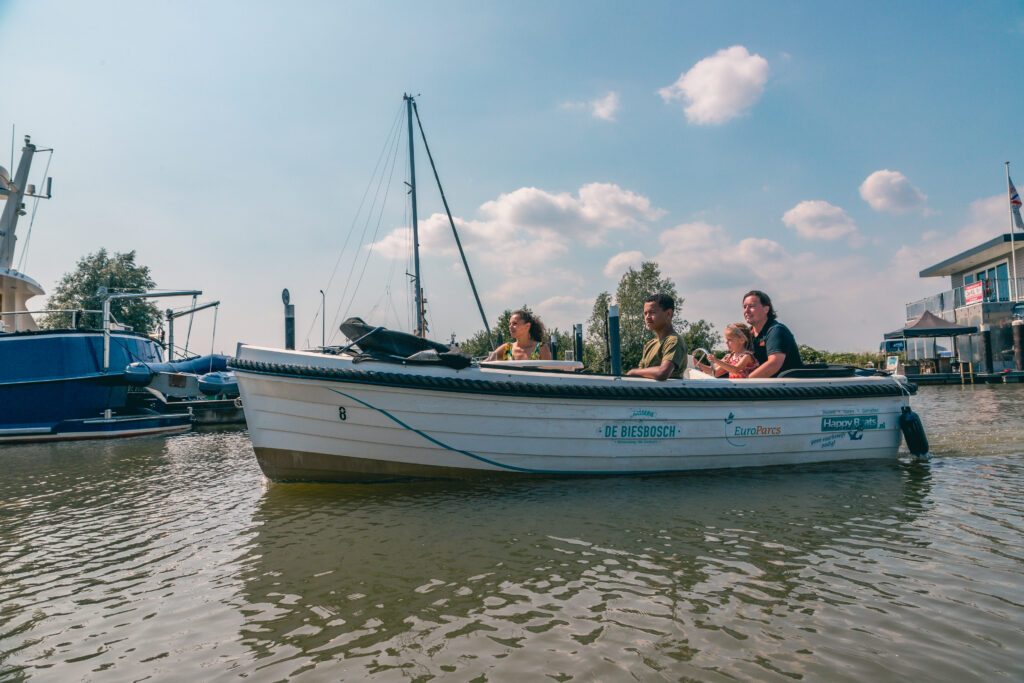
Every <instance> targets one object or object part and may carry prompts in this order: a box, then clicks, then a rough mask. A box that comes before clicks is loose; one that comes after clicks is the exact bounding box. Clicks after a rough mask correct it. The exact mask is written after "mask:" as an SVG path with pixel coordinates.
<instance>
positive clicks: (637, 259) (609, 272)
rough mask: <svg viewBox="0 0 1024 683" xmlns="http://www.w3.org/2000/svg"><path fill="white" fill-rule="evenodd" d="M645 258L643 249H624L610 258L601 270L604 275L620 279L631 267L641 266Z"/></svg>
mask: <svg viewBox="0 0 1024 683" xmlns="http://www.w3.org/2000/svg"><path fill="white" fill-rule="evenodd" d="M643 260H644V253H643V252H642V251H623V252H620V253H618V254H616V255H615V256H612V257H611V258H610V259H608V263H606V264H605V265H604V268H603V269H602V270H601V272H602V273H604V276H605V277H607V278H611V279H612V280H616V281H618V280H619V278H621V277H622V275H623V273H625V272H626V271H627V270H629V269H630V268H636V267H639V265H640V264H641V263H643Z"/></svg>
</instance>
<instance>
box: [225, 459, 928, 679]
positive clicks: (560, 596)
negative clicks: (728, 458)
mask: <svg viewBox="0 0 1024 683" xmlns="http://www.w3.org/2000/svg"><path fill="white" fill-rule="evenodd" d="M928 479H929V477H928V473H927V470H924V469H921V468H906V467H901V466H899V465H893V464H888V463H886V464H874V465H869V466H867V467H863V466H860V467H849V466H847V467H844V468H843V469H842V470H840V471H823V470H821V469H820V468H819V469H817V470H813V469H802V470H798V469H789V470H782V471H778V470H777V471H772V472H757V473H742V474H729V475H719V476H714V477H707V476H703V475H701V476H695V477H672V478H649V479H643V480H638V479H593V480H578V481H547V482H541V483H539V484H538V483H537V482H532V483H530V484H520V485H515V486H511V487H510V486H507V485H503V486H500V487H497V486H496V487H493V488H491V487H481V486H479V485H476V486H468V485H457V484H456V485H453V484H436V483H432V484H417V485H414V486H409V485H401V486H398V485H388V486H380V487H365V486H363V487H357V486H352V487H337V486H280V485H273V486H271V487H270V488H269V489H268V491H267V493H266V495H264V497H263V499H262V500H261V501H260V505H259V508H258V510H257V512H256V521H257V525H258V527H259V532H258V533H257V535H256V536H255V537H254V538H253V541H252V543H251V545H250V553H249V554H248V555H247V556H246V558H244V560H243V563H244V564H245V566H246V569H245V570H244V571H243V572H242V576H243V580H244V583H245V589H244V592H243V601H242V604H245V605H249V606H250V608H252V607H253V606H260V609H258V610H254V611H253V613H252V614H251V616H250V618H249V620H248V621H247V624H246V626H245V627H244V630H243V633H244V635H245V642H246V644H247V645H249V646H250V647H251V648H252V649H253V652H254V655H255V656H256V657H259V658H266V660H267V666H268V667H270V669H271V672H272V675H273V676H274V677H276V676H279V675H280V676H284V675H287V674H290V673H294V672H296V671H299V670H301V669H302V668H308V667H313V666H316V665H317V664H318V663H324V664H326V665H327V666H328V668H329V670H331V671H338V670H341V671H345V672H348V673H350V674H351V675H352V676H353V677H354V678H355V677H358V675H359V674H361V673H366V672H373V671H386V670H390V669H398V668H401V669H403V670H404V671H406V672H407V673H409V674H412V675H417V674H419V675H427V674H431V673H433V674H436V673H440V672H444V671H448V672H459V673H460V674H461V675H460V678H465V679H470V678H473V677H475V676H477V675H480V674H485V675H486V676H487V677H495V676H497V677H499V678H513V677H515V676H516V675H524V674H525V675H535V676H538V677H539V676H541V675H559V674H571V675H578V676H583V677H585V678H588V679H589V678H593V677H595V676H597V677H599V678H604V679H609V678H613V677H614V678H619V677H621V676H623V675H625V674H633V675H635V676H638V677H647V676H650V675H652V674H654V673H655V672H657V671H662V670H674V671H684V670H689V671H691V674H695V673H697V672H700V671H702V670H705V669H707V670H719V671H722V672H731V673H732V674H733V675H743V676H745V677H751V676H760V675H763V673H764V670H765V668H767V669H769V670H770V669H772V668H773V667H777V668H780V669H782V670H791V672H792V673H805V672H806V668H807V664H808V663H809V662H810V661H811V658H809V657H803V656H801V655H800V654H798V653H797V651H798V650H807V649H816V644H815V641H816V640H818V639H817V638H815V637H814V636H812V635H809V634H808V633H807V632H806V631H805V630H804V629H805V628H806V627H807V626H808V625H810V624H813V623H815V621H816V620H817V618H818V617H817V616H816V615H817V614H818V613H819V612H820V611H822V610H825V611H834V610H838V611H839V612H842V613H844V614H846V615H847V616H846V618H849V619H855V618H856V619H859V620H861V621H864V626H865V629H866V630H865V637H867V634H869V633H871V630H870V629H869V628H868V626H869V624H870V623H875V622H878V621H879V619H878V617H877V616H876V615H875V614H871V613H870V612H866V611H865V609H864V607H863V606H862V605H860V604H859V603H860V602H861V601H863V600H864V599H865V597H868V598H870V600H871V601H877V602H879V603H880V604H885V603H889V602H891V601H892V599H893V597H894V596H893V595H892V594H891V593H889V591H888V589H886V588H885V587H884V582H879V581H877V580H876V579H875V577H874V575H875V573H876V571H877V566H876V565H877V560H875V559H873V558H872V557H869V556H865V552H864V551H865V550H867V549H868V547H870V548H871V549H872V552H876V551H877V549H878V548H879V547H882V546H893V547H901V548H904V549H905V552H906V553H908V554H911V555H912V554H913V552H914V546H915V542H914V541H913V539H911V538H909V537H908V536H907V535H906V533H905V528H906V527H907V525H908V524H909V523H910V522H912V520H913V519H914V517H915V516H916V515H917V514H918V513H919V511H920V510H921V507H922V504H923V500H924V498H925V496H926V494H927V487H928ZM341 489H344V490H341ZM905 559H906V558H904V560H905ZM877 608H878V607H876V609H877ZM857 615H860V616H857ZM874 637H876V638H878V639H879V640H878V643H877V645H878V646H879V647H881V646H883V645H885V641H886V640H887V636H886V635H885V634H883V633H877V634H875V635H874ZM292 641H294V642H293V644H294V646H295V649H294V650H293V651H292V654H284V655H283V656H282V654H281V653H280V648H281V644H282V643H289V642H292ZM722 647H728V649H729V650H730V651H731V652H732V657H733V658H735V660H734V661H733V662H725V661H722V660H721V653H720V650H721V648H722ZM300 653H301V654H300ZM310 653H312V656H310ZM275 654H276V655H277V656H275ZM800 660H808V662H801V661H800ZM759 661H760V663H758V662H759ZM338 662H342V664H340V665H339V663H338ZM769 663H770V664H771V666H767V665H768V664H769ZM863 664H864V665H865V666H868V667H870V666H873V663H872V662H871V661H870V660H867V659H866V660H865V661H864V662H863ZM681 666H684V668H680V667H681ZM833 666H834V663H833Z"/></svg>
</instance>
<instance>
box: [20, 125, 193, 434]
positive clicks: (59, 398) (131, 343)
mask: <svg viewBox="0 0 1024 683" xmlns="http://www.w3.org/2000/svg"><path fill="white" fill-rule="evenodd" d="M38 151H49V150H39V149H37V147H36V146H35V145H33V144H32V142H31V140H30V138H29V137H28V136H25V146H24V147H23V149H22V153H21V159H20V161H19V164H18V169H17V172H16V173H15V176H14V178H13V180H12V179H11V178H10V176H9V174H8V173H7V172H6V170H4V169H0V198H2V199H5V200H6V203H5V204H4V208H3V213H2V215H0V443H10V442H24V441H49V440H58V439H88V438H107V437H114V436H120V437H124V436H139V435H145V434H159V433H165V432H175V431H183V430H187V429H189V428H190V427H191V424H192V417H191V415H189V414H188V413H183V414H173V415H166V414H160V413H158V412H156V411H152V410H148V409H145V408H131V407H129V406H128V405H127V404H128V391H129V386H128V383H127V382H126V380H125V374H124V371H125V368H126V367H127V366H128V365H129V364H130V363H133V362H143V363H159V362H161V361H162V354H161V347H160V344H159V343H158V342H157V341H155V340H153V339H150V338H149V337H147V336H145V335H142V334H137V333H134V332H131V331H129V330H125V329H122V328H121V327H119V326H117V325H115V324H113V322H112V320H111V318H110V315H109V302H110V301H111V300H113V299H114V298H123V297H126V296H141V295H124V294H111V295H109V296H108V298H107V300H106V304H105V306H104V308H105V311H88V312H87V311H68V314H69V315H70V316H71V318H72V324H71V328H69V329H55V330H40V329H39V327H38V325H37V324H36V322H35V319H34V318H33V317H32V315H31V312H30V311H29V309H28V307H27V301H28V300H29V299H31V298H32V297H34V296H39V295H42V294H43V293H44V292H43V288H42V287H40V286H39V284H38V283H37V282H36V281H35V280H33V279H32V278H30V277H28V276H27V275H25V274H23V273H20V272H18V271H17V270H14V269H13V268H12V264H13V259H14V246H15V240H16V230H17V224H18V218H19V217H20V216H21V215H23V214H24V213H25V211H24V204H23V199H24V198H25V197H34V198H45V199H48V198H49V197H50V196H51V186H52V184H51V182H50V181H49V179H47V190H46V193H45V194H41V193H36V191H35V187H34V186H32V185H30V184H28V177H29V170H30V168H31V165H32V159H33V157H34V155H35V154H36V153H37V152H38ZM176 294H201V292H193V291H189V292H161V293H160V294H157V295H155V296H170V295H176ZM41 312H45V311H41ZM103 312H105V313H106V314H105V315H104V316H103V327H102V329H91V330H83V329H77V328H78V324H77V321H78V316H81V315H82V314H84V313H93V314H99V313H103Z"/></svg>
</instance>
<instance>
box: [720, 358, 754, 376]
mask: <svg viewBox="0 0 1024 683" xmlns="http://www.w3.org/2000/svg"><path fill="white" fill-rule="evenodd" d="M743 356H750V365H748V366H747V367H745V368H743V369H742V370H740V371H739V372H730V373H729V379H743V378H744V377H747V376H748V375H750V373H751V372H753V370H754V368H756V367H757V366H758V365H760V363H758V362H757V359H756V358H754V354H752V353H750V351H740V352H739V353H727V354H725V356H723V357H722V362H724V363H728V364H729V365H739V364H740V361H741V360H742V359H743Z"/></svg>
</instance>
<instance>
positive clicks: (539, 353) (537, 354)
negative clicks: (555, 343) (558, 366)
mask: <svg viewBox="0 0 1024 683" xmlns="http://www.w3.org/2000/svg"><path fill="white" fill-rule="evenodd" d="M508 333H509V336H511V337H512V339H513V341H512V342H511V343H509V344H502V345H501V346H499V347H498V348H496V349H494V351H491V355H489V356H487V360H551V348H550V347H549V346H548V345H547V344H545V343H543V340H544V323H542V322H541V321H540V318H538V317H537V316H535V315H533V314H532V313H530V312H529V311H527V310H523V309H520V310H518V311H516V312H515V313H513V314H512V317H510V318H509V319H508Z"/></svg>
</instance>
